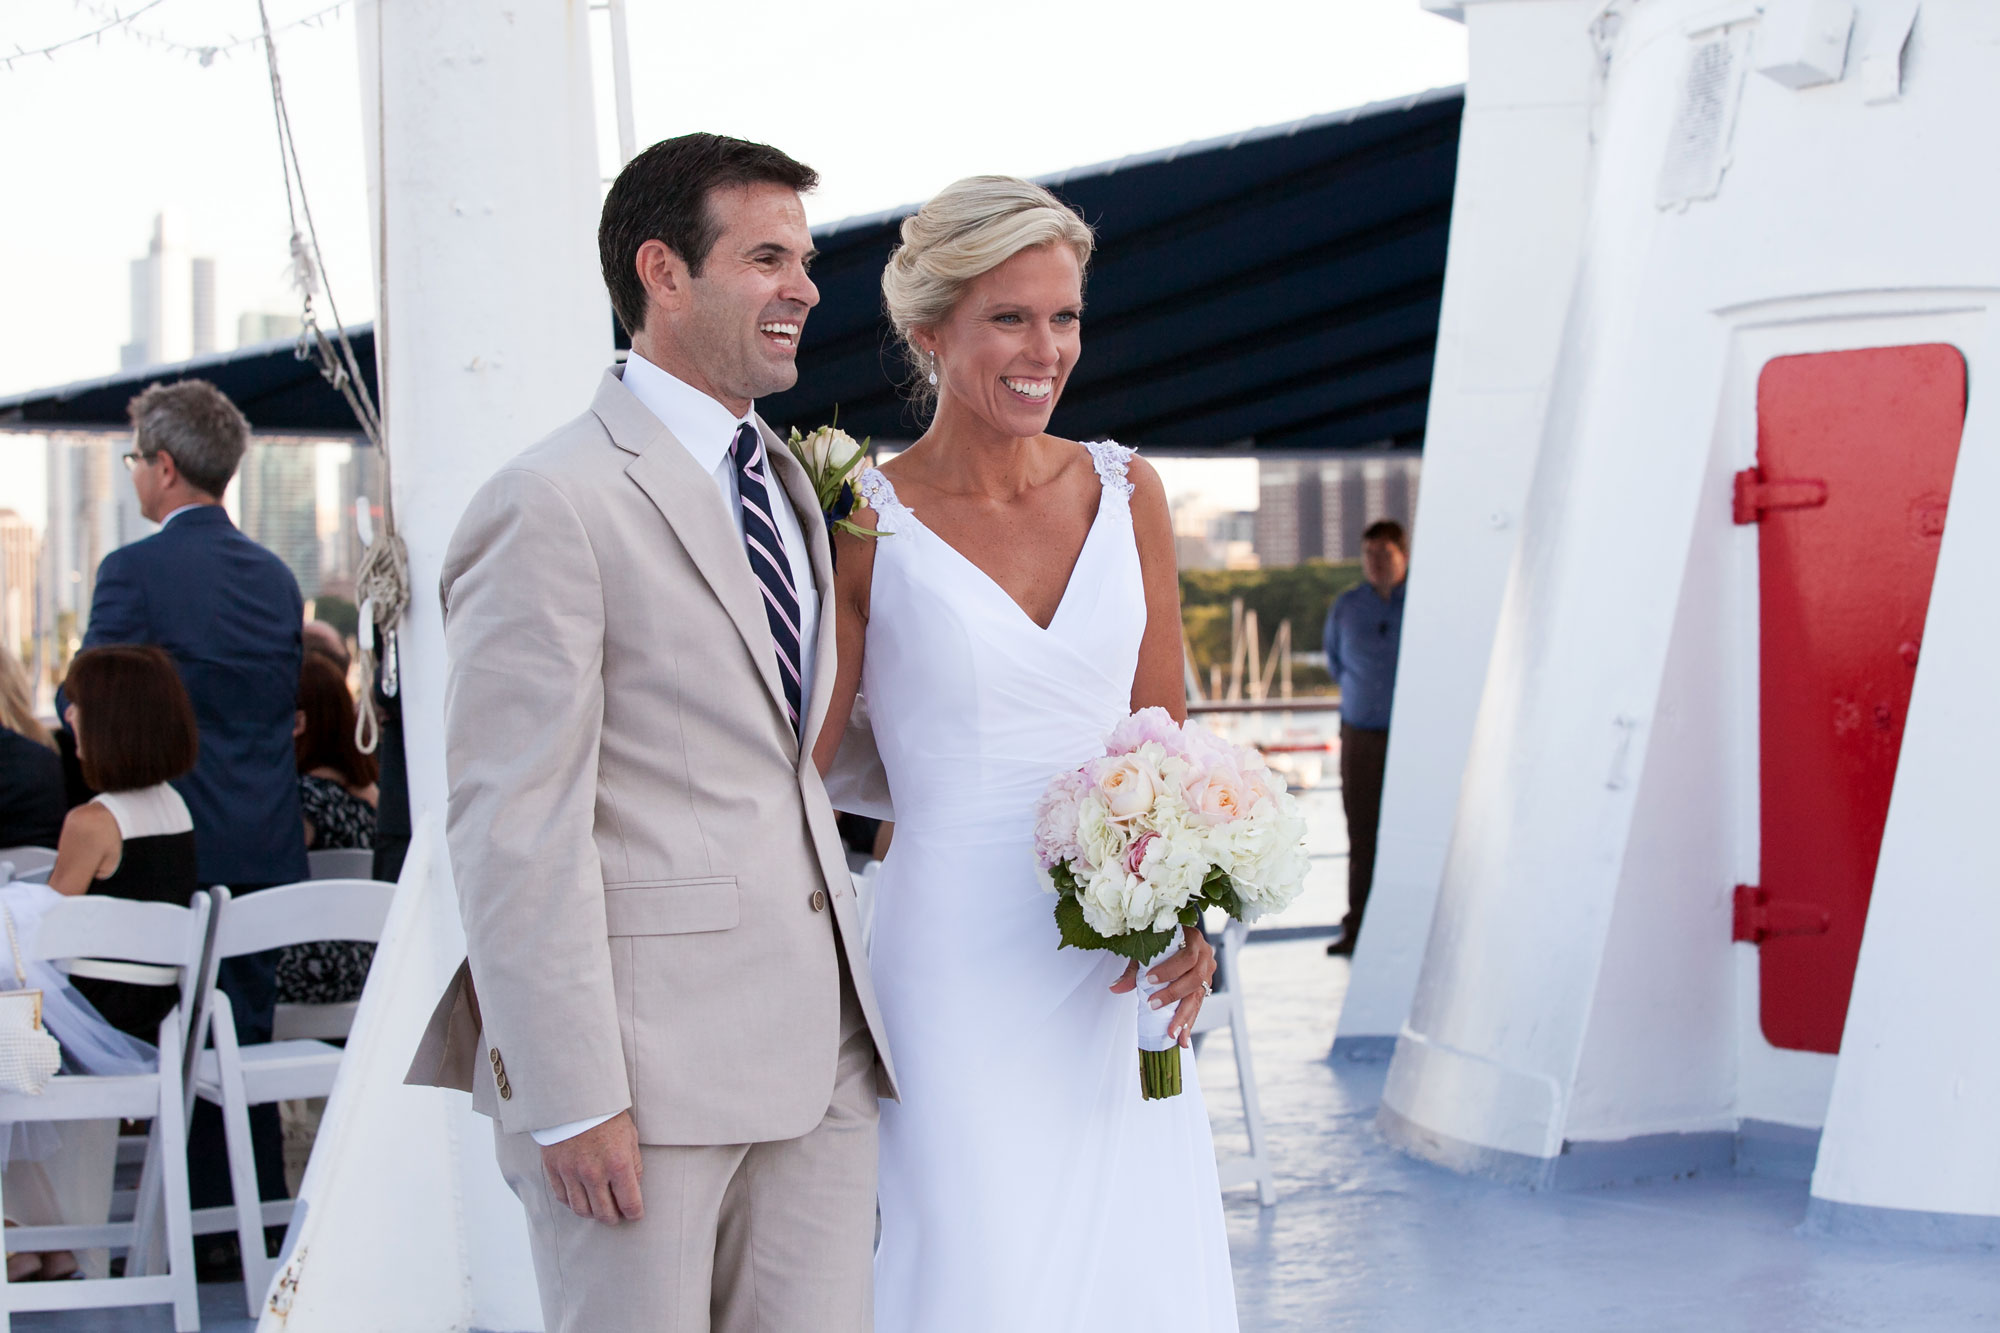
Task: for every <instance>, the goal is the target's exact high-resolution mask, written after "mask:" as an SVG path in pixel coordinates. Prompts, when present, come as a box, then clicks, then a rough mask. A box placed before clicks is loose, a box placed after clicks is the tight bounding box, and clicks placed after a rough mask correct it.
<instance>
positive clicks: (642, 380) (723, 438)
mask: <svg viewBox="0 0 2000 1333" xmlns="http://www.w3.org/2000/svg"><path fill="white" fill-rule="evenodd" d="M625 387H626V388H627V389H630V390H631V391H632V396H633V397H634V398H637V399H638V400H639V401H640V402H641V403H642V404H644V405H645V408H646V410H647V411H649V412H651V413H652V414H653V415H654V416H656V417H658V418H659V419H660V424H661V425H663V426H665V427H666V428H667V429H668V430H670V431H672V432H673V436H674V438H675V439H676V440H679V441H680V443H681V447H682V448H684V449H686V450H687V451H688V453H689V455H691V456H692V457H693V459H694V461H695V462H696V463H697V464H699V465H700V466H701V470H702V471H704V472H706V473H708V474H709V475H710V476H711V477H713V478H714V479H715V490H716V494H717V496H718V498H719V499H720V501H721V503H722V505H723V507H724V509H725V510H727V512H728V514H729V520H730V523H731V525H732V526H733V527H735V529H736V539H737V541H738V542H739V543H740V542H741V541H742V540H743V502H742V500H741V498H740V497H739V496H738V495H737V491H736V461H735V459H733V458H731V457H730V455H729V447H730V445H731V444H733V443H734V442H735V440H736V431H737V428H738V427H740V426H742V425H743V424H744V423H745V422H751V424H753V425H754V424H755V422H754V421H752V417H753V416H754V415H755V413H756V410H757V409H756V405H755V404H752V405H751V408H750V411H748V412H745V413H744V414H743V415H742V416H740V417H739V416H737V415H736V414H735V413H733V412H731V411H730V410H729V409H728V408H726V407H724V406H723V405H722V404H721V403H718V402H717V401H716V400H715V399H713V398H710V397H709V396H708V395H707V394H705V393H703V392H702V391H701V390H700V389H697V388H695V387H694V386H693V385H690V384H687V383H684V382H683V381H681V380H678V379H675V378H674V377H673V376H672V375H669V374H668V373H667V372H666V371H664V370H661V369H660V368H659V367H658V366H656V365H654V364H653V363H652V362H650V361H648V360H647V359H646V358H645V357H643V356H640V355H639V354H638V353H637V352H633V353H631V354H630V355H629V356H628V357H627V358H626V361H625ZM765 475H767V476H768V477H770V479H771V486H772V489H773V490H774V491H775V492H776V494H774V495H772V497H771V509H772V515H771V516H772V517H773V518H774V519H776V520H777V523H778V536H779V537H780V538H782V539H783V540H784V543H785V563H786V564H788V565H790V566H791V568H792V586H793V587H794V588H796V589H798V592H799V656H800V662H799V697H800V698H801V699H811V698H812V686H813V658H814V656H815V653H814V650H815V647H816V646H817V644H818V633H819V587H818V585H817V584H816V583H814V582H813V571H812V555H811V550H810V548H809V547H808V546H807V545H806V536H805V532H804V530H803V529H801V528H800V527H799V516H798V514H797V513H795V512H794V511H793V509H792V506H791V504H790V502H789V495H788V493H787V492H786V491H785V489H784V486H783V484H782V483H781V482H779V480H778V469H777V466H776V465H775V464H773V465H770V466H767V467H766V468H765ZM743 559H744V562H745V563H746V564H747V563H748V562H749V559H750V557H749V555H748V553H747V552H746V553H745V554H744V557H743ZM760 605H761V603H760ZM765 651H767V652H772V653H775V652H776V651H777V648H776V647H775V646H769V645H767V646H766V648H765ZM609 1119H611V1117H610V1116H608V1115H600V1116H592V1117H591V1118H589V1119H587V1120H574V1121H571V1122H570V1123H569V1124H567V1125H557V1126H556V1127H555V1128H554V1129H538V1130H535V1131H534V1136H535V1142H536V1143H539V1144H540V1145H541V1146H542V1147H544V1148H547V1147H549V1146H551V1145H553V1144H557V1143H561V1142H562V1141H563V1140H564V1139H571V1138H575V1137H576V1136H577V1135H578V1134H581V1133H583V1132H584V1131H585V1130H587V1129H596V1128H597V1127H598V1126H599V1125H601V1124H603V1123H604V1122H605V1121H607V1120H609Z"/></svg>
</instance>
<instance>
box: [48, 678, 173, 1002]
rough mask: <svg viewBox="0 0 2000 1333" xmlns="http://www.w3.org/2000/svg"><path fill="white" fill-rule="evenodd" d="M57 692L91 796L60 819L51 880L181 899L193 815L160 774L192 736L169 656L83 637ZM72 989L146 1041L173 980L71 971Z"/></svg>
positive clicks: (64, 886) (75, 889) (70, 887)
mask: <svg viewBox="0 0 2000 1333" xmlns="http://www.w3.org/2000/svg"><path fill="white" fill-rule="evenodd" d="M63 691H64V693H65V694H67V695H68V696H69V708H68V711H67V712H66V713H65V714H64V720H65V721H66V722H68V723H69V727H70V730H71V732H73V733H74V734H75V736H76V750H77V759H78V761H79V762H80V763H81V764H82V766H83V777H84V781H86V782H88V783H89V784H90V785H91V786H92V787H93V788H95V789H96V790H97V791H98V793H99V795H98V796H97V797H96V798H95V799H94V800H91V801H89V802H87V803H85V804H83V805H80V806H78V807H77V808H76V809H74V810H72V811H70V812H69V817H68V818H67V819H65V820H64V821H63V831H62V839H61V841H60V842H58V843H57V844H56V864H55V868H54V869H53V870H51V871H50V872H49V887H50V888H52V889H54V890H55V891H56V892H58V893H66V894H79V893H107V894H110V895H112V896H114V897H118V898H134V899H137V900H139V901H141V902H157V903H172V904H173V905H174V906H176V907H185V906H187V904H188V902H189V901H190V900H191V899H193V897H194V892H195V890H196V888H198V887H199V883H198V881H197V878H196V871H195V853H194V821H193V820H192V819H190V818H189V816H188V808H187V805H186V803H185V802H183V801H182V800H181V796H180V793H179V792H177V791H175V790H174V789H173V788H172V787H171V786H169V785H168V783H169V781H170V780H171V779H174V778H177V777H180V776H181V775H183V774H185V773H187V772H188V771H189V770H191V769H192V768H193V767H194V761H195V751H196V746H197V741H196V733H195V719H194V706H193V705H192V704H191V703H190V702H189V701H188V696H187V690H186V689H185V688H184V687H183V686H182V685H181V678H180V674H179V673H178V672H176V671H175V670H174V663H173V659H172V658H170V657H168V656H167V655H166V653H165V652H163V651H161V650H160V649H158V648H151V647H144V646H141V645H138V644H116V645H108V646H106V647H102V648H89V649H86V650H84V651H83V652H81V653H78V654H77V655H76V660H75V661H73V662H72V663H70V668H69V678H68V680H67V681H65V682H64V685H63ZM76 988H77V990H78V991H80V992H82V994H83V996H84V997H85V998H86V999H88V1000H89V1001H90V1002H91V1003H92V1004H93V1005H95V1006H97V1010H98V1012H99V1013H101V1014H103V1015H104V1017H105V1018H106V1019H108V1020H109V1021H110V1023H111V1025H112V1026H113V1027H116V1028H117V1029H119V1030H120V1031H121V1032H127V1033H130V1034H131V1035H132V1036H134V1037H137V1038H139V1039H140V1040H142V1041H152V1040H154V1038H155V1036H156V1034H157V1033H158V1030H159V1026H160V1020H161V1019H163V1018H165V1017H166V1016H167V1014H168V1012H169V1011H171V1010H172V1009H173V1007H174V1004H175V1003H176V1002H177V1001H178V1000H179V998H180V995H179V992H178V991H177V990H176V988H174V987H172V986H138V985H132V984H130V983H127V982H122V981H100V980H97V979H96V978H91V977H78V978H77V979H76ZM58 1036H60V1034H58Z"/></svg>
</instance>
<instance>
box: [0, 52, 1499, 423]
mask: <svg viewBox="0 0 2000 1333" xmlns="http://www.w3.org/2000/svg"><path fill="white" fill-rule="evenodd" d="M1463 109H1464V95H1463V92H1462V90H1460V89H1457V88H1449V89H1441V90H1439V91H1436V92H1430V93H1423V94H1419V95H1417V96H1414V97H1408V98H1403V99H1400V100H1397V101H1393V102H1384V103H1378V104H1375V105H1373V106H1366V107H1360V108H1357V109H1355V110H1352V111H1344V112H1338V113H1335V114H1332V115H1326V116H1316V117H1313V118H1311V119H1308V120H1302V121H1298V122H1296V123H1294V124H1291V125H1281V126H1274V127H1271V128H1268V129H1261V130H1253V131H1249V132H1246V133H1243V134H1238V135H1233V136H1230V137H1228V138H1224V139H1215V140H1210V141H1207V142H1202V143H1194V144H1188V145H1185V146H1183V147H1180V148H1175V149H1170V150H1167V151H1164V152H1157V153H1148V154H1144V155H1142V156H1136V157H1130V158H1122V159H1120V160H1118V161H1116V162H1108V163H1103V164H1100V165H1098V166H1092V167H1082V168H1078V169H1076V170H1073V171H1068V172H1064V173H1062V174H1061V175H1059V176H1054V177H1049V178H1045V180H1044V182H1043V183H1044V184H1046V185H1048V186H1050V187H1051V188H1053V189H1054V190H1055V191H1056V192H1057V193H1058V194H1060V195H1062V196H1063V197H1064V198H1066V199H1067V200H1069V201H1070V203H1072V204H1073V205H1075V206H1076V208H1077V209H1078V210H1079V211H1081V212H1082V213H1083V215H1084V217H1085V218H1087V219H1088V220H1089V221H1090V222H1091V224H1092V225H1093V226H1095V227H1096V228H1097V232H1098V239H1099V245H1098V252H1097V257H1096V259H1095V260H1094V261H1093V264H1092V268H1091V274H1090V285H1089V291H1088V302H1089V309H1088V314H1087V316H1086V319H1085V324H1084V357H1083V360H1082V361H1081V362H1080V363H1079V365H1078V368H1077V370H1076V373H1075V374H1074V375H1073V376H1072V377H1071V379H1070V382H1069V386H1068V389H1067V390H1066V391H1065V394H1064V398H1063V402H1062V404H1061V406H1060V407H1059V408H1058V409H1057V411H1056V415H1055V421H1054V425H1053V429H1054V430H1056V431H1057V432H1058V433H1061V434H1064V435H1068V436H1071V437H1072V438H1081V439H1097V438H1103V437H1110V438H1113V439H1117V440H1120V441H1123V442H1124V443H1126V444H1131V445H1143V446H1148V447H1151V448H1154V449H1199V450H1212V449H1218V448H1243V449H1252V448H1254V449H1257V450H1260V451H1282V450H1290V449H1347V448H1359V447H1377V448H1379V447H1383V446H1385V445H1393V446H1398V447H1415V446H1417V445H1420V444H1421V442H1422V440H1423V433H1424V417H1425V411H1426V408H1427V405H1428V402H1429V398H1430V379H1431V363H1432V360H1433V357H1434V355H1435V352H1436V345H1437V325H1438V307H1439V301H1440V297H1441V295H1442V292H1443V288H1444V263H1445V241H1446V235H1447V232H1448V230H1449V227H1450V222H1451V199H1452V187H1453V183H1454V179H1455V176H1456V172H1457V163H1458V133H1459V120H1460V115H1461V113H1462V111H1463ZM912 211H913V206H912V207H910V208H901V209H895V210H891V211H889V212H886V213H879V214H875V215H872V216H869V217H863V218H853V219H849V220H846V221H842V222H835V223H830V224H828V225H826V226H823V227H819V228H816V229H815V231H814V238H815V240H816V242H817V243H818V245H819V248H820V260H819V263H818V265H817V266H816V267H815V268H814V270H813V278H814V280H815V281H816V282H817V283H818V285H819V289H820V294H821V301H820V305H819V308H818V309H817V310H816V311H815V312H814V313H813V316H812V319H811V320H810V322H809V323H808V324H807V326H806V334H805V342H804V345H803V346H802V347H801V348H800V350H799V383H798V386H797V387H796V388H795V389H793V390H792V391H791V392H789V393H785V394H780V395H778V396H777V397H774V398H770V399H766V400H764V401H762V402H760V403H759V404H758V406H759V408H760V410H762V412H763V413H764V415H765V416H766V418H767V419H769V420H770V421H771V422H772V423H773V424H774V425H777V426H779V427H780V428H781V429H782V428H784V427H786V426H791V425H797V426H800V427H804V428H810V427H812V426H817V425H821V424H824V423H826V422H828V421H830V420H832V419H833V417H834V414H835V412H836V411H838V414H839V419H840V424H841V425H842V426H843V427H844V428H846V429H848V430H850V431H852V432H853V433H854V434H856V435H872V436H875V437H877V438H878V439H908V438H910V437H912V436H914V435H916V434H917V433H918V431H919V430H920V426H919V425H918V422H917V419H916V417H915V414H914V413H913V412H912V411H911V410H910V408H909V407H908V405H907V404H906V403H905V402H904V401H903V398H902V396H901V394H900V392H899V390H898V387H897V383H896V381H897V379H898V377H899V374H900V367H899V365H898V364H897V358H896V356H895V355H894V353H893V350H892V347H891V342H890V336H889V330H888V326H887V324H886V323H885V322H884V320H883V318H882V298H881V289H880V285H879V284H880V278H881V272H882V266H883V264H884V263H886V262H887V259H888V255H889V250H890V247H891V246H892V245H893V244H894V243H895V239H896V235H897V227H898V225H899V224H900V223H901V221H902V219H903V218H904V217H906V216H908V215H909V213H910V212H912ZM349 332H350V336H352V337H353V339H354V344H355V353H356V355H357V356H358V357H359V358H360V360H361V362H362V365H363V367H364V368H365V369H366V370H367V371H368V373H369V376H370V380H371V383H370V388H371V389H372V388H373V387H374V385H373V382H372V381H373V375H374V367H375V358H374V348H375V339H374V330H373V327H372V326H371V325H366V324H364V325H359V326H356V327H355V328H353V329H351V330H350V331H349ZM620 341H621V342H622V339H621V340H620ZM190 376H196V377H200V378H203V379H208V380H211V381H213V382H214V383H215V384H216V386H217V387H219V388H220V389H222V391H223V392H224V393H227V394H228V395H229V396H230V397H231V398H232V399H234V400H235V401H236V403H237V404H238V405H239V406H240V407H242V409H243V412H244V415H245V416H247V417H248V418H249V419H250V421H251V424H252V425H253V426H254V427H256V428H257V429H258V430H260V431H298V432H312V433H329V434H350V433H355V432H356V426H355V424H354V419H353V416H352V415H351V413H350V412H349V411H348V407H347V404H346V402H345V401H344V400H343V399H342V398H341V396H340V395H339V394H338V393H336V392H335V391H334V390H333V389H332V388H331V387H330V386H329V385H327V383H326V382H325V380H323V379H322V378H321V377H320V375H319V372H318V371H317V370H316V369H315V368H314V366H313V365H312V363H310V362H307V361H300V360H299V359H297V357H296V355H295V354H294V351H293V345H292V344H291V343H290V342H277V343H265V344H262V345H259V346H255V347H246V348H242V349H240V350H238V351H235V352H229V353H223V354H219V355H214V356H207V357H202V358H198V359H196V360H194V361H189V362H184V363H180V364H177V365H171V366H157V367H153V368H151V369H149V370H145V371H138V372H131V373H128V374H123V375H114V376H108V377H106V378H104V379H98V380H89V381H85V382H82V383H78V384H72V385H67V386H64V387H62V388H58V389H48V390H41V391H38V392H35V393H28V394H21V395H17V396H15V397H11V398H0V429H8V428H11V429H15V430H21V429H30V430H32V429H48V430H61V429H64V428H83V429H88V428H102V427H122V426H123V425H124V424H125V405H126V403H127V402H128V401H129V400H130V399H131V397H132V395H133V394H134V393H136V392H138V391H139V390H140V389H141V388H143V387H145V386H146V385H147V384H151V383H154V382H155V381H162V380H165V381H171V380H176V379H181V378H186V377H190Z"/></svg>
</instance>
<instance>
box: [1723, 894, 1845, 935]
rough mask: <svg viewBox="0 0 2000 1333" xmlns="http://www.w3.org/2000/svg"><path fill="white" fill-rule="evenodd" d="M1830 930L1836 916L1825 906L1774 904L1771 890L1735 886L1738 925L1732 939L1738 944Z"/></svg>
mask: <svg viewBox="0 0 2000 1333" xmlns="http://www.w3.org/2000/svg"><path fill="white" fill-rule="evenodd" d="M1831 929H1833V913H1832V912H1829V911H1827V910H1826V909H1825V908H1824V907H1817V906H1814V905H1813V904H1812V903H1787V902H1772V901H1771V894H1770V890H1768V889H1760V888H1758V887H1757V886H1756V885H1755V884H1738V885H1737V886H1736V926H1735V929H1734V930H1733V931H1732V932H1731V933H1730V938H1731V939H1733V940H1735V941H1737V942H1738V943H1739V944H1762V943H1763V942H1764V941H1765V940H1768V939H1770V938H1771V937H1772V936H1774V935H1824V934H1826V933H1827V932H1828V931H1829V930H1831Z"/></svg>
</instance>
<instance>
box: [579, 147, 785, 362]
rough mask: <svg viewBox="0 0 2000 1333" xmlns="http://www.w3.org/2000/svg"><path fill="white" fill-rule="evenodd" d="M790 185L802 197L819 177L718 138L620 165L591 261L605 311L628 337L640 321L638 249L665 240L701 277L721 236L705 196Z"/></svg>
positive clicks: (767, 150) (657, 150)
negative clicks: (599, 273) (607, 301)
mask: <svg viewBox="0 0 2000 1333" xmlns="http://www.w3.org/2000/svg"><path fill="white" fill-rule="evenodd" d="M763 184H771V185H788V186H790V187H791V188H792V189H794V190H797V191H799V193H801V194H803V193H805V192H806V191H807V190H810V189H812V188H813V187H814V186H815V185H818V184H819V173H818V172H817V171H814V170H813V169H812V168H811V167H809V166H807V165H805V163H803V162H797V161H794V160H793V159H791V158H790V157H787V156H786V155H785V154H783V153H781V152H779V151H778V150H777V149H775V148H773V147H771V146H770V145H769V144H761V143H751V142H749V141H748V140H746V139H731V138H728V137H727V136H725V135H721V134H683V135H681V136H679V137H678V138H674V139H662V140H660V141H659V142H658V143H656V144H654V145H653V146H652V147H651V148H648V149H647V150H646V151H645V152H643V153H641V154H639V155H638V156H637V157H635V158H633V159H632V160H631V161H630V162H627V163H626V164H625V170H623V171H621V172H619V173H618V179H617V180H616V181H614V182H612V185H611V193H610V194H608V195H606V196H605V197H604V213H603V216H602V217H601V218H600V219H599V220H598V224H597V260H598V263H599V264H600V265H602V266H603V269H604V285H605V286H606V287H608V288H610V290H611V308H612V310H613V311H615V312H616V313H617V315H618V322H619V323H620V324H623V325H624V326H625V332H626V333H627V334H633V333H637V332H638V331H639V330H640V329H641V328H643V327H645V323H646V285H645V284H644V283H642V282H640V281H639V271H638V267H637V265H638V259H639V247H640V246H642V245H644V244H645V243H646V242H647V241H664V242H665V243H666V246H667V248H668V249H669V250H672V251H673V252H674V253H675V254H677V255H679V256H680V257H681V258H682V260H684V261H685V262H686V263H687V266H688V272H690V273H692V274H693V275H694V276H695V277H697V278H698V277H700V276H701V266H702V265H703V264H705V263H706V262H708V252H709V250H710V249H712V248H713V247H714V245H715V238H716V235H717V234H718V233H719V232H720V231H721V227H720V225H719V224H718V223H717V222H716V220H715V215H714V214H713V213H711V212H710V211H709V207H708V196H709V192H710V191H711V190H715V189H718V188H722V187H725V186H733V185H763Z"/></svg>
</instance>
